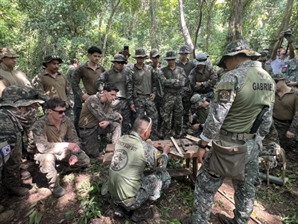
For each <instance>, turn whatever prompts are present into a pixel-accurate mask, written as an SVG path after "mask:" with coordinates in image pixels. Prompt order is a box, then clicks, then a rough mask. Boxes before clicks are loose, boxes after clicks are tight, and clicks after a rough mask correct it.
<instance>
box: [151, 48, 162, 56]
mask: <svg viewBox="0 0 298 224" xmlns="http://www.w3.org/2000/svg"><path fill="white" fill-rule="evenodd" d="M158 56H160V54H159V51H158V50H157V49H156V48H153V49H152V50H151V51H150V57H152V58H156V57H158Z"/></svg>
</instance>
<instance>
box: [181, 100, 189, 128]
mask: <svg viewBox="0 0 298 224" xmlns="http://www.w3.org/2000/svg"><path fill="white" fill-rule="evenodd" d="M190 97H191V96H190V95H187V96H184V97H182V104H183V109H184V114H183V129H184V130H183V131H184V132H185V131H186V129H189V128H191V125H190V123H189V117H190V106H191V102H190Z"/></svg>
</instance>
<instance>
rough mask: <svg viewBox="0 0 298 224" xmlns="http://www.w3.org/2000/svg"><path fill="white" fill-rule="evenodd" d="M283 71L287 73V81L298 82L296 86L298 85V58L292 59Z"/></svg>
mask: <svg viewBox="0 0 298 224" xmlns="http://www.w3.org/2000/svg"><path fill="white" fill-rule="evenodd" d="M282 72H283V73H285V74H286V76H287V80H286V81H287V82H289V81H292V82H296V83H297V84H296V87H298V60H297V59H296V58H293V59H290V60H289V61H288V62H287V65H286V67H285V68H283V69H282Z"/></svg>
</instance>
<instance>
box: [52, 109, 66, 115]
mask: <svg viewBox="0 0 298 224" xmlns="http://www.w3.org/2000/svg"><path fill="white" fill-rule="evenodd" d="M52 111H55V112H57V113H58V114H63V113H64V114H65V112H66V110H54V109H52Z"/></svg>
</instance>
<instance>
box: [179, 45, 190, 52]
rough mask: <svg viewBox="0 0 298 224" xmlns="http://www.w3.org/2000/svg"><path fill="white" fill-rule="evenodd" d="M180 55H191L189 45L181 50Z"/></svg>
mask: <svg viewBox="0 0 298 224" xmlns="http://www.w3.org/2000/svg"><path fill="white" fill-rule="evenodd" d="M179 54H190V51H189V47H188V46H187V45H183V46H181V47H180V49H179Z"/></svg>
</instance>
